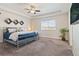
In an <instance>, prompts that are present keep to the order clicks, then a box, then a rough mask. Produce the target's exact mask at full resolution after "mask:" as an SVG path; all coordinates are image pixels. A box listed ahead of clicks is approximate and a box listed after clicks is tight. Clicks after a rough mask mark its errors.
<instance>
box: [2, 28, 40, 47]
mask: <svg viewBox="0 0 79 59" xmlns="http://www.w3.org/2000/svg"><path fill="white" fill-rule="evenodd" d="M7 29H8V28H7ZM10 35H11V33H9V32H8V31H7V30H6V31H5V32H4V33H3V38H4V40H3V41H4V42H8V43H11V44H13V45H16V46H17V47H19V46H21V45H23V44H26V43H29V42H31V41H34V40H38V39H39V37H38V33H37V32H32V33H26V34H22V35H18V39H17V41H13V40H11V39H9V36H10Z"/></svg>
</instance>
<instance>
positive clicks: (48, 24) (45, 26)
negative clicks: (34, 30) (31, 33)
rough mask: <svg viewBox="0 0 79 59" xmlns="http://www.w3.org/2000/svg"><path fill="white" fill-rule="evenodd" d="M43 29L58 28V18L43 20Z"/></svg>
mask: <svg viewBox="0 0 79 59" xmlns="http://www.w3.org/2000/svg"><path fill="white" fill-rule="evenodd" d="M41 30H56V20H43V21H41Z"/></svg>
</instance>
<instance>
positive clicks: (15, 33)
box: [9, 31, 31, 41]
mask: <svg viewBox="0 0 79 59" xmlns="http://www.w3.org/2000/svg"><path fill="white" fill-rule="evenodd" d="M25 33H31V32H24V31H22V32H14V33H12V34H11V35H10V36H9V39H12V40H13V41H16V40H17V39H18V35H20V34H25Z"/></svg>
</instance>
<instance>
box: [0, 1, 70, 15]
mask: <svg viewBox="0 0 79 59" xmlns="http://www.w3.org/2000/svg"><path fill="white" fill-rule="evenodd" d="M30 4H34V3H30ZM34 5H35V6H37V7H38V9H40V12H38V13H37V14H31V13H27V11H26V10H25V8H27V7H28V6H29V3H0V6H3V7H6V8H8V9H12V10H14V11H16V12H20V13H23V14H25V15H29V16H36V15H43V14H48V13H52V12H57V11H63V12H67V11H68V10H69V7H70V4H69V3H35V4H34Z"/></svg>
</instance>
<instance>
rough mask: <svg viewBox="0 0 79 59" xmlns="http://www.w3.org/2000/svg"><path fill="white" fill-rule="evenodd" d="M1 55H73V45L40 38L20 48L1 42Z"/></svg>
mask: <svg viewBox="0 0 79 59" xmlns="http://www.w3.org/2000/svg"><path fill="white" fill-rule="evenodd" d="M0 56H73V54H72V50H71V47H70V46H69V44H68V43H67V42H64V41H61V40H57V39H51V38H40V39H39V40H36V41H33V42H31V43H29V44H26V45H24V46H22V47H20V48H16V47H15V46H13V45H11V44H8V43H6V46H5V47H3V44H2V43H0Z"/></svg>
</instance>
